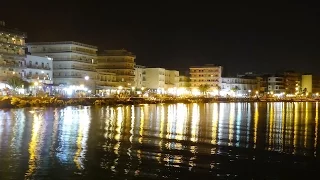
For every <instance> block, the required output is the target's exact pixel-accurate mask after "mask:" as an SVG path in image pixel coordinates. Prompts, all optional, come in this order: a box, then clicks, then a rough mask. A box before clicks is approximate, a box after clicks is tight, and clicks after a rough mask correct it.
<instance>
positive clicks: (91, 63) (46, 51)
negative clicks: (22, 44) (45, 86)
mask: <svg viewBox="0 0 320 180" xmlns="http://www.w3.org/2000/svg"><path fill="white" fill-rule="evenodd" d="M27 47H28V51H29V52H30V53H31V54H32V55H36V56H43V57H45V56H47V57H50V58H53V83H54V84H55V85H64V86H69V85H75V86H79V85H84V86H86V87H88V88H89V89H91V90H95V78H96V77H97V76H96V70H95V64H96V59H97V54H96V52H97V50H98V48H97V47H95V46H91V45H87V44H83V43H79V42H73V41H63V42H35V43H27Z"/></svg>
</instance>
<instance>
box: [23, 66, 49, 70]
mask: <svg viewBox="0 0 320 180" xmlns="http://www.w3.org/2000/svg"><path fill="white" fill-rule="evenodd" d="M27 68H29V69H43V70H51V68H50V67H48V66H44V67H42V66H36V65H34V66H32V65H27Z"/></svg>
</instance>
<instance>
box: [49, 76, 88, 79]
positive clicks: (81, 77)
mask: <svg viewBox="0 0 320 180" xmlns="http://www.w3.org/2000/svg"><path fill="white" fill-rule="evenodd" d="M53 78H80V79H84V77H83V76H81V75H67V76H63V75H53Z"/></svg>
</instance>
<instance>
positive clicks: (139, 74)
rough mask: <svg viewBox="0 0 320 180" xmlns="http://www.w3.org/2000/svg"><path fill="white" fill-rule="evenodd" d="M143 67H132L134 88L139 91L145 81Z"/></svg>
mask: <svg viewBox="0 0 320 180" xmlns="http://www.w3.org/2000/svg"><path fill="white" fill-rule="evenodd" d="M145 69H146V67H145V66H141V65H136V66H135V67H134V88H136V89H141V88H142V87H143V86H144V83H143V82H144V81H145V74H146V72H145Z"/></svg>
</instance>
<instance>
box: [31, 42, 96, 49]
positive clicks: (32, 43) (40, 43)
mask: <svg viewBox="0 0 320 180" xmlns="http://www.w3.org/2000/svg"><path fill="white" fill-rule="evenodd" d="M26 44H27V45H61V44H73V45H78V46H83V47H87V48H91V49H95V50H97V49H98V47H97V46H92V45H89V44H84V43H79V42H75V41H55V42H31V43H26Z"/></svg>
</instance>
